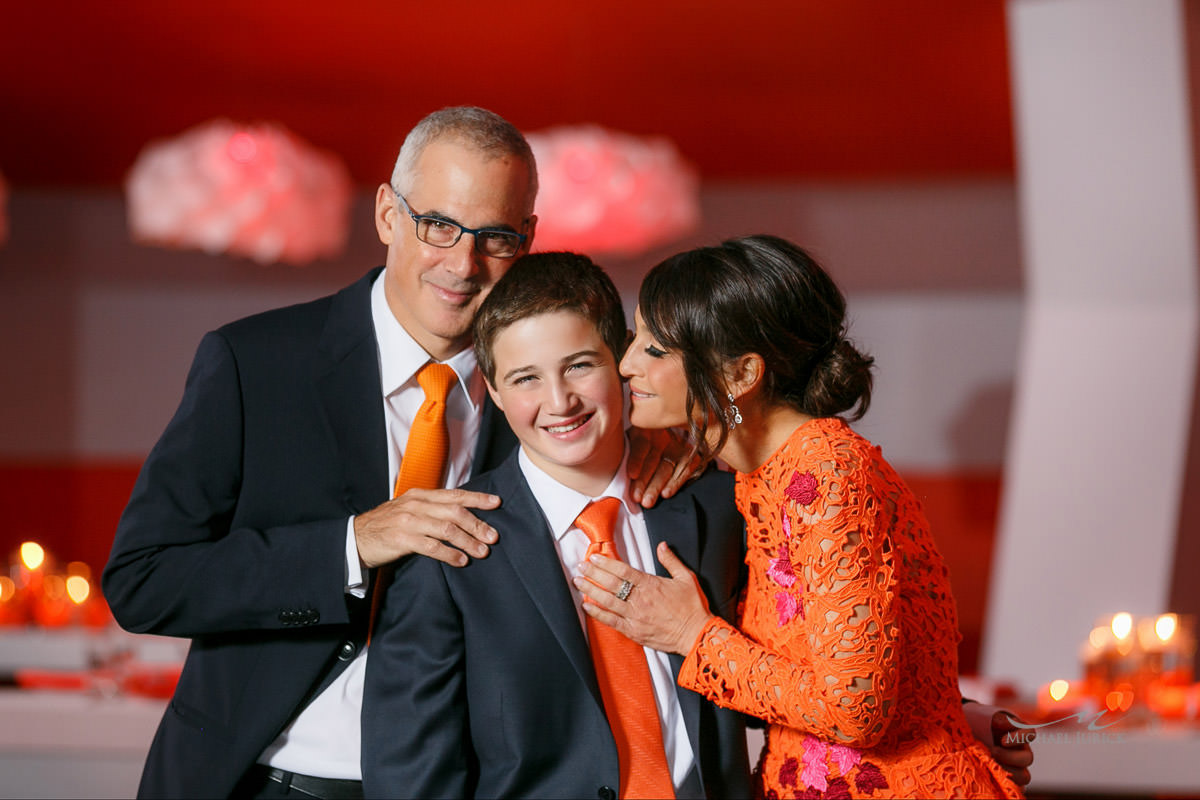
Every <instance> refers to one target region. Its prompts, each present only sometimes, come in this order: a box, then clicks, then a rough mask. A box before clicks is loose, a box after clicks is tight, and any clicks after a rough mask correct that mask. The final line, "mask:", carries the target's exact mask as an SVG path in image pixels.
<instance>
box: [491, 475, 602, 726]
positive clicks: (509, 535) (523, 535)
mask: <svg viewBox="0 0 1200 800" xmlns="http://www.w3.org/2000/svg"><path fill="white" fill-rule="evenodd" d="M492 474H493V476H494V477H495V481H496V485H495V487H494V491H495V492H496V493H497V494H499V495H500V496H501V497H502V498H504V501H503V505H502V506H501V507H500V509H499V512H498V517H497V519H496V522H497V523H498V524H496V525H495V527H496V528H497V529H499V530H501V531H502V532H501V534H500V543H499V544H498V545H497V546H496V547H495V548H494V550H493V554H494V555H493V557H495V556H500V557H502V558H505V559H507V560H508V562H509V564H510V565H511V566H512V569H513V572H515V573H516V574H517V578H518V579H519V580H520V582H521V585H522V586H523V587H524V589H525V591H526V592H527V593H528V595H529V597H530V599H532V600H533V604H534V605H535V606H536V607H537V609H538V611H539V612H540V613H541V615H542V618H543V619H544V620H545V622H546V625H547V627H549V628H550V630H551V632H553V634H554V638H555V639H557V640H558V643H559V645H560V646H561V647H562V649H563V651H564V652H565V653H566V654H567V657H568V658H569V659H570V661H571V663H572V664H573V665H574V667H575V670H576V672H578V673H579V677H580V679H581V680H583V682H584V683H585V684H586V685H587V687H588V689H589V691H591V693H592V696H593V697H595V698H596V702H597V703H600V704H601V706H602V707H603V699H602V698H601V696H600V687H599V685H598V684H597V683H596V671H595V668H594V667H593V666H592V655H591V652H590V651H589V650H588V645H587V639H586V637H585V636H584V634H583V629H582V627H581V626H580V624H579V615H578V614H577V613H576V611H575V600H574V598H573V597H572V596H571V590H570V588H569V587H568V586H567V582H566V578H565V576H564V574H563V567H562V563H561V562H560V561H559V559H558V551H557V550H556V549H555V547H554V541H553V538H552V536H551V533H550V528H549V526H548V525H546V521H545V516H544V515H543V514H542V510H541V508H540V507H539V506H538V504H537V501H536V500H535V499H534V497H533V493H532V492H530V491H529V485H528V484H527V483H525V478H524V476H522V475H521V469H520V467H519V466H518V463H517V454H516V452H514V453H513V454H512V455H511V456H510V457H509V458H508V459H507V460H506V461H505V462H504V464H503V465H502V466H500V467H499V468H498V469H497V470H496V471H495V472H493V473H492Z"/></svg>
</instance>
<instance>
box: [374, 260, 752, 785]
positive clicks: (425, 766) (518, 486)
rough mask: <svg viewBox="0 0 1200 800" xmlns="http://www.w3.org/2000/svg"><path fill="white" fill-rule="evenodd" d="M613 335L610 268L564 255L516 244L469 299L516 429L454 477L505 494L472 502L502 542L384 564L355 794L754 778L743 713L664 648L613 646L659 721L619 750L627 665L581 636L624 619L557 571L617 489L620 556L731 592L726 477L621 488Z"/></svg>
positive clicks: (729, 596) (738, 552)
mask: <svg viewBox="0 0 1200 800" xmlns="http://www.w3.org/2000/svg"><path fill="white" fill-rule="evenodd" d="M626 337H627V330H626V327H625V319H624V314H623V312H622V309H621V301H620V296H619V295H618V293H617V291H616V289H615V287H614V286H613V284H612V281H611V280H609V278H608V276H606V275H605V274H604V272H603V271H602V270H600V269H599V268H598V267H597V266H595V265H594V264H593V263H592V262H591V261H590V260H588V259H587V258H586V257H584V256H579V255H575V254H571V253H539V254H535V255H531V256H526V257H525V258H523V259H521V260H520V261H519V262H517V263H516V264H514V265H513V267H512V268H511V269H510V270H509V272H508V274H507V275H506V276H505V277H504V278H502V279H501V280H500V281H499V282H498V283H497V284H496V286H495V287H494V288H493V290H492V292H491V294H490V295H489V296H488V298H487V299H486V300H485V301H484V303H483V305H482V306H481V307H480V309H479V313H478V316H477V317H476V320H475V327H474V346H475V349H476V354H477V357H478V362H479V366H480V369H481V371H482V372H483V374H484V376H485V378H486V379H487V385H488V391H489V393H490V394H491V396H492V398H493V400H494V401H495V403H496V405H497V407H499V408H500V409H501V410H502V411H503V412H504V414H505V416H506V418H507V419H508V421H509V425H510V426H511V427H512V429H513V432H514V433H516V435H517V438H518V439H519V440H520V443H521V446H520V447H519V448H518V450H517V451H516V452H515V453H514V454H513V455H512V456H511V457H510V458H509V459H508V460H507V461H506V462H505V463H504V464H502V465H501V466H500V467H498V468H497V469H495V470H493V471H492V472H489V473H486V474H484V475H481V476H479V477H478V478H476V479H474V480H472V481H471V482H470V483H468V484H467V485H466V486H465V487H464V488H467V489H471V490H473V491H481V492H489V493H491V494H495V495H498V496H500V497H503V498H504V501H503V504H502V505H501V507H500V508H498V509H495V510H493V511H485V512H482V513H481V514H480V517H481V518H482V519H483V520H484V521H485V522H487V523H488V524H489V525H491V526H493V527H494V528H495V529H496V531H497V532H498V533H499V534H500V544H498V545H497V546H495V547H494V548H493V551H492V553H491V555H490V556H489V557H488V558H486V559H481V560H474V561H472V562H471V563H470V564H469V565H467V566H466V567H462V568H458V569H454V568H444V565H442V564H440V563H438V562H435V561H432V560H429V559H410V560H409V561H407V562H406V563H404V564H402V565H401V566H400V568H399V569H397V571H396V575H395V579H394V582H393V585H392V587H391V588H390V590H389V592H388V595H387V598H386V599H385V601H384V605H383V609H382V615H381V617H380V621H379V627H378V630H377V632H376V635H375V638H374V639H373V640H372V643H371V658H370V659H369V660H368V669H367V677H366V689H365V699H364V703H363V780H364V790H365V793H366V795H367V796H369V797H370V796H396V795H407V796H415V797H477V796H478V797H533V796H541V797H600V798H605V799H606V800H607V799H611V800H615V798H617V797H618V796H620V797H627V796H635V795H636V794H637V793H638V792H639V791H643V792H645V791H648V790H646V789H641V790H639V788H638V787H645V786H647V785H654V784H646V783H643V782H642V781H643V780H648V779H647V778H645V777H644V776H642V775H641V774H640V772H641V771H642V770H643V769H644V768H647V767H653V769H651V771H652V772H653V771H657V772H659V773H661V774H659V775H657V776H656V777H655V778H654V779H655V780H663V781H665V784H660V785H665V790H664V792H663V793H659V794H658V796H663V794H665V793H668V792H674V794H675V795H676V796H678V797H705V796H712V797H748V796H750V794H751V785H750V776H749V765H748V762H747V755H746V746H745V731H744V728H743V724H742V719H741V717H740V715H738V714H735V713H731V712H728V711H724V710H721V709H718V708H716V707H714V706H712V705H710V704H708V703H707V702H704V701H702V700H701V698H700V697H699V696H698V695H696V694H694V693H691V692H688V691H686V690H681V689H678V688H677V687H676V685H675V676H676V674H677V672H678V668H679V664H680V661H681V660H680V659H679V658H678V657H676V656H668V655H665V654H662V653H658V652H656V651H652V650H643V649H641V648H637V649H636V652H634V653H633V655H632V656H627V657H623V661H622V662H621V666H623V667H624V666H631V665H632V666H634V667H636V668H637V670H638V671H640V672H641V673H642V674H643V677H642V678H638V679H637V680H643V681H645V682H646V691H647V693H648V694H647V695H646V697H647V698H648V699H647V700H646V701H645V702H644V703H643V704H642V710H643V711H644V712H646V713H647V714H648V715H649V717H650V721H649V723H648V727H649V728H650V729H651V730H650V734H651V735H653V736H654V737H655V738H654V740H653V741H654V742H655V744H654V745H653V747H652V748H651V750H652V751H653V752H641V751H639V754H638V755H637V756H636V757H633V756H632V755H631V752H632V750H631V747H633V746H634V745H631V744H630V743H629V742H630V734H628V731H629V729H630V728H629V726H630V724H631V723H629V722H627V721H626V720H625V719H624V718H623V717H618V716H617V712H616V707H615V703H617V702H618V701H615V700H614V699H613V692H614V691H615V692H617V693H618V694H619V693H620V692H621V691H622V690H623V689H625V688H627V685H628V684H629V682H630V681H632V680H633V679H625V678H622V679H621V681H611V680H610V679H608V678H605V677H604V676H605V675H608V674H610V667H609V666H604V658H605V656H603V655H601V654H599V652H597V654H595V655H593V652H592V651H591V650H589V641H590V644H591V645H592V647H593V648H599V647H600V645H599V642H600V640H601V639H608V638H610V637H611V636H613V635H615V636H616V637H619V638H621V639H623V638H624V637H620V635H619V634H614V633H613V632H612V631H611V629H608V632H607V633H605V632H603V631H601V632H599V633H597V632H596V630H595V628H594V627H589V625H588V623H586V621H585V616H586V615H584V614H583V612H582V610H581V607H580V595H579V593H578V592H577V591H576V590H575V588H574V587H573V586H572V585H571V582H570V581H571V578H572V577H573V576H574V575H576V574H578V569H577V565H578V564H579V562H580V561H582V560H583V559H584V558H585V556H586V554H587V552H588V548H589V544H590V542H589V538H588V534H585V533H584V531H583V529H582V528H581V526H583V527H589V526H588V525H587V524H585V523H584V522H583V521H582V518H583V516H584V515H583V513H582V512H585V509H588V508H590V507H593V506H597V507H598V506H599V505H601V503H600V502H596V503H593V501H600V499H601V498H606V497H607V498H616V499H617V500H618V501H619V503H614V502H613V501H608V502H607V504H605V505H606V507H614V508H615V509H616V512H615V513H616V518H615V525H614V527H613V534H614V536H613V540H614V544H615V547H616V550H617V554H618V555H619V556H620V557H621V558H622V559H624V560H625V561H627V562H628V563H630V564H631V565H633V566H635V567H639V568H641V569H644V570H651V569H655V568H656V567H657V566H658V564H657V560H656V559H655V558H654V555H653V554H654V548H655V547H656V546H657V544H658V543H659V542H662V541H665V542H667V543H668V544H669V545H670V546H671V548H672V549H673V550H674V552H675V554H676V555H677V556H678V557H679V558H680V559H681V560H682V561H683V562H684V563H685V564H686V565H687V566H688V567H690V568H691V569H693V570H694V571H695V572H696V574H697V578H698V579H699V581H700V583H701V585H702V587H703V588H704V590H705V592H706V594H707V595H708V599H709V602H710V604H711V607H712V609H713V610H714V612H716V613H718V614H721V615H722V616H724V617H726V618H732V615H733V614H734V613H735V610H736V602H737V590H738V587H739V586H740V584H741V580H742V574H741V573H742V568H743V563H742V520H741V517H740V516H739V515H738V513H737V511H736V509H735V507H734V504H733V484H732V478H731V476H729V475H727V474H724V473H720V472H715V471H711V472H709V473H708V474H706V475H704V476H702V477H701V478H699V479H698V480H696V481H693V482H692V483H691V484H690V485H688V486H687V487H685V488H684V489H682V490H681V491H679V492H678V493H677V494H676V495H675V496H674V497H672V498H670V499H669V500H665V501H660V503H659V504H658V506H657V507H655V508H654V509H650V510H642V509H641V508H640V507H639V506H638V505H637V504H635V503H633V502H632V500H631V499H630V498H629V497H628V486H627V483H626V478H625V474H624V470H623V469H622V463H623V461H624V458H625V454H626V445H625V433H624V419H623V407H624V389H623V386H622V383H621V379H620V376H619V374H618V372H617V364H618V361H619V359H620V357H621V354H622V352H623V351H624V346H625V342H626ZM659 572H660V574H664V573H662V571H661V569H660V570H659ZM625 644H629V643H628V640H625ZM594 659H596V660H594ZM641 660H644V661H645V665H644V667H645V668H644V669H642V664H641V663H640V661H641ZM598 673H600V677H599V678H598ZM647 673H648V676H649V677H648V679H647V678H645V677H644V676H645V674H647ZM613 683H616V684H618V685H617V688H615V689H614V688H613V686H612V684H613ZM606 711H607V713H606Z"/></svg>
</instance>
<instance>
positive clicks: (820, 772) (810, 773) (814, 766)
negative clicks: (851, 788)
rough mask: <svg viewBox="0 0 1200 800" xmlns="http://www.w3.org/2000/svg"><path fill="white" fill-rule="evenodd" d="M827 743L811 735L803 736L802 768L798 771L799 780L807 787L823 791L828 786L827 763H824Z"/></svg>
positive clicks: (827, 748) (827, 747)
mask: <svg viewBox="0 0 1200 800" xmlns="http://www.w3.org/2000/svg"><path fill="white" fill-rule="evenodd" d="M828 750H829V745H827V744H825V743H824V742H822V741H821V740H820V739H818V738H817V737H815V736H813V735H811V734H810V735H808V736H805V737H804V756H803V758H804V769H803V770H802V771H801V772H800V780H801V781H803V783H804V785H805V786H806V787H808V788H809V789H819V790H820V791H822V792H823V791H825V790H826V789H828V788H829V783H828V782H827V781H826V778H827V777H828V775H829V765H828V764H826V763H825V753H826V752H827V751H828Z"/></svg>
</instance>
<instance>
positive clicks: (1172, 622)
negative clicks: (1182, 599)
mask: <svg viewBox="0 0 1200 800" xmlns="http://www.w3.org/2000/svg"><path fill="white" fill-rule="evenodd" d="M1178 625H1179V618H1178V617H1176V616H1175V615H1174V614H1162V615H1160V616H1159V618H1158V619H1156V620H1155V621H1154V634H1155V635H1156V636H1158V638H1159V639H1161V640H1162V641H1164V642H1167V641H1170V639H1171V637H1172V636H1174V635H1175V629H1176V628H1177V627H1178Z"/></svg>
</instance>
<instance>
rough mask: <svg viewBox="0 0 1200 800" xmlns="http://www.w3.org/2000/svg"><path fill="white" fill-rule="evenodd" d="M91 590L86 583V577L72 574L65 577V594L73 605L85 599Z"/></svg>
mask: <svg viewBox="0 0 1200 800" xmlns="http://www.w3.org/2000/svg"><path fill="white" fill-rule="evenodd" d="M91 591H92V587H91V586H89V585H88V579H87V578H85V577H83V576H82V575H72V576H71V577H69V578H67V595H68V596H69V597H70V598H71V602H72V603H74V604H75V605H80V604H81V603H82V602H83V601H84V600H87V598H88V595H89V594H91Z"/></svg>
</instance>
